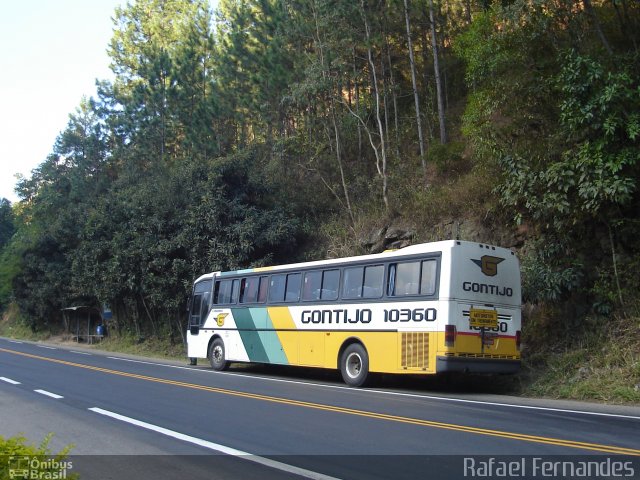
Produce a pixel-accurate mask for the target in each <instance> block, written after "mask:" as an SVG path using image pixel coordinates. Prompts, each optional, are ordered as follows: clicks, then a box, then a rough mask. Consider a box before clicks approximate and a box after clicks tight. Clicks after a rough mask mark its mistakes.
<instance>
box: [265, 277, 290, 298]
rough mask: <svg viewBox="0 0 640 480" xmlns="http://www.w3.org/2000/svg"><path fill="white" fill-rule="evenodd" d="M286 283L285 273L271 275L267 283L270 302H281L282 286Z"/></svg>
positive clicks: (282, 296) (282, 295)
mask: <svg viewBox="0 0 640 480" xmlns="http://www.w3.org/2000/svg"><path fill="white" fill-rule="evenodd" d="M285 284H286V276H285V275H282V274H280V275H272V276H271V282H270V283H269V301H270V302H282V301H284V287H285Z"/></svg>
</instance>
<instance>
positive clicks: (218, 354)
mask: <svg viewBox="0 0 640 480" xmlns="http://www.w3.org/2000/svg"><path fill="white" fill-rule="evenodd" d="M223 360H224V350H222V347H221V346H220V345H216V346H215V347H213V361H214V362H215V363H221V362H222V361H223Z"/></svg>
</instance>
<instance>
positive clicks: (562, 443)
mask: <svg viewBox="0 0 640 480" xmlns="http://www.w3.org/2000/svg"><path fill="white" fill-rule="evenodd" d="M0 351H1V352H5V353H11V354H14V355H21V356H24V357H29V358H34V359H37V360H44V361H47V362H52V363H58V364H61V365H67V366H71V367H76V368H84V369H86V370H93V371H96V372H102V373H107V374H110V375H118V376H121V377H129V378H136V379H138V380H145V381H149V382H155V383H162V384H166V385H174V386H177V387H183V388H190V389H194V390H203V391H206V392H213V393H220V394H223V395H232V396H235V397H243V398H251V399H254V400H261V401H265V402H272V403H281V404H285V405H292V406H297V407H304V408H312V409H315V410H325V411H328V412H334V413H343V414H346V415H356V416H360V417H368V418H374V419H377V420H388V421H393V422H399V423H407V424H411V425H419V426H424V427H431V428H441V429H445V430H454V431H458V432H467V433H474V434H477V435H488V436H493V437H501V438H510V439H513V440H522V441H525V442H534V443H543V444H548V445H555V446H559V447H568V448H578V449H583V450H593V451H596V452H604V453H612V454H618V455H635V456H640V450H639V449H634V448H627V447H619V446H615V445H603V444H598V443H587V442H578V441H575V440H565V439H560V438H551V437H541V436H537V435H528V434H523V433H515V432H507V431H501V430H491V429H486V428H478V427H471V426H467V425H457V424H452V423H443V422H435V421H432V420H423V419H420V418H411V417H402V416H398V415H389V414H386V413H378V412H369V411H366V410H357V409H353V408H346V407H338V406H333V405H324V404H321V403H313V402H305V401H302V400H292V399H288V398H281V397H273V396H270V395H261V394H258V393H249V392H241V391H238V390H229V389H226V388H219V387H211V386H207V385H198V384H194V383H186V382H180V381H176V380H167V379H164V378H157V377H149V376H147V375H139V374H136V373H128V372H123V371H120V370H112V369H109V368H102V367H94V366H92V365H85V364H82V363H75V362H69V361H66V360H58V359H55V358H50V357H43V356H40V355H33V354H30V353H24V352H18V351H15V350H8V349H5V348H0Z"/></svg>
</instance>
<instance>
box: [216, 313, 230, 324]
mask: <svg viewBox="0 0 640 480" xmlns="http://www.w3.org/2000/svg"><path fill="white" fill-rule="evenodd" d="M227 315H229V314H228V313H219V314H218V316H217V317H216V323H217V324H218V326H219V327H222V326H223V325H224V319H225V318H226V316H227Z"/></svg>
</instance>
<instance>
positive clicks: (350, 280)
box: [342, 267, 364, 298]
mask: <svg viewBox="0 0 640 480" xmlns="http://www.w3.org/2000/svg"><path fill="white" fill-rule="evenodd" d="M363 272H364V268H363V267H353V268H345V269H344V280H343V284H342V298H360V297H361V296H362V275H363Z"/></svg>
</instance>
